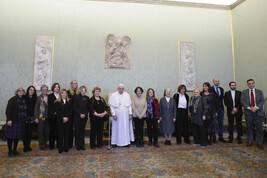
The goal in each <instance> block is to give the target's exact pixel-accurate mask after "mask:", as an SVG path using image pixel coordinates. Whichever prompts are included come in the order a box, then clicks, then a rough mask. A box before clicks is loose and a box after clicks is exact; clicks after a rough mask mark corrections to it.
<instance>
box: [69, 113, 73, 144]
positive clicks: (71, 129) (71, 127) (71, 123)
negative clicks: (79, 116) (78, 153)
mask: <svg viewBox="0 0 267 178" xmlns="http://www.w3.org/2000/svg"><path fill="white" fill-rule="evenodd" d="M73 119H74V118H73V117H72V118H71V120H70V131H69V148H72V147H73Z"/></svg>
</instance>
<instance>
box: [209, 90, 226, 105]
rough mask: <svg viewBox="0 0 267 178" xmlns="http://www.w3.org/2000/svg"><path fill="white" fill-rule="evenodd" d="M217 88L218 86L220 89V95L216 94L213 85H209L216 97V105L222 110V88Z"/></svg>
mask: <svg viewBox="0 0 267 178" xmlns="http://www.w3.org/2000/svg"><path fill="white" fill-rule="evenodd" d="M219 88H220V91H221V95H220V96H218V94H217V93H216V91H215V87H214V86H212V87H211V91H212V92H213V93H214V94H215V95H216V97H217V102H218V107H219V108H221V109H223V110H224V107H223V98H224V89H223V88H222V87H219Z"/></svg>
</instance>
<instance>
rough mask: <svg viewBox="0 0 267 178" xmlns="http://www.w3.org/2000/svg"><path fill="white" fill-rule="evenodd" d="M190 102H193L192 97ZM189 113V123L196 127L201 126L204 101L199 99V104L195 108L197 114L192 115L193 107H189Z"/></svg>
mask: <svg viewBox="0 0 267 178" xmlns="http://www.w3.org/2000/svg"><path fill="white" fill-rule="evenodd" d="M191 100H193V97H191V99H190V102H191ZM189 111H190V113H191V123H193V124H197V125H201V126H202V125H203V124H204V121H203V119H202V117H203V115H204V101H203V99H202V98H200V100H199V103H198V107H197V113H194V112H193V111H194V106H193V105H191V106H189Z"/></svg>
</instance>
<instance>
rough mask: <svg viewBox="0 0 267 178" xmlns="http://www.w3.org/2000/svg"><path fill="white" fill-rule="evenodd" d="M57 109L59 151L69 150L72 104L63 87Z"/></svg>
mask: <svg viewBox="0 0 267 178" xmlns="http://www.w3.org/2000/svg"><path fill="white" fill-rule="evenodd" d="M54 105H55V111H56V115H57V125H58V142H57V143H58V152H59V153H62V152H63V151H65V152H68V151H69V130H70V128H69V127H70V122H71V121H70V120H71V112H72V106H71V103H70V101H69V98H68V94H67V90H66V89H62V90H60V92H59V97H58V99H57V100H56V101H55V104H54Z"/></svg>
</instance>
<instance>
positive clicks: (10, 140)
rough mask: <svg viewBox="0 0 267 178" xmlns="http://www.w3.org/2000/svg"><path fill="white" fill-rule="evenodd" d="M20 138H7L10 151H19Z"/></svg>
mask: <svg viewBox="0 0 267 178" xmlns="http://www.w3.org/2000/svg"><path fill="white" fill-rule="evenodd" d="M18 143H19V139H7V146H8V152H9V153H13V152H16V151H17V147H18ZM13 144H14V147H13V149H12V145H13Z"/></svg>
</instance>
